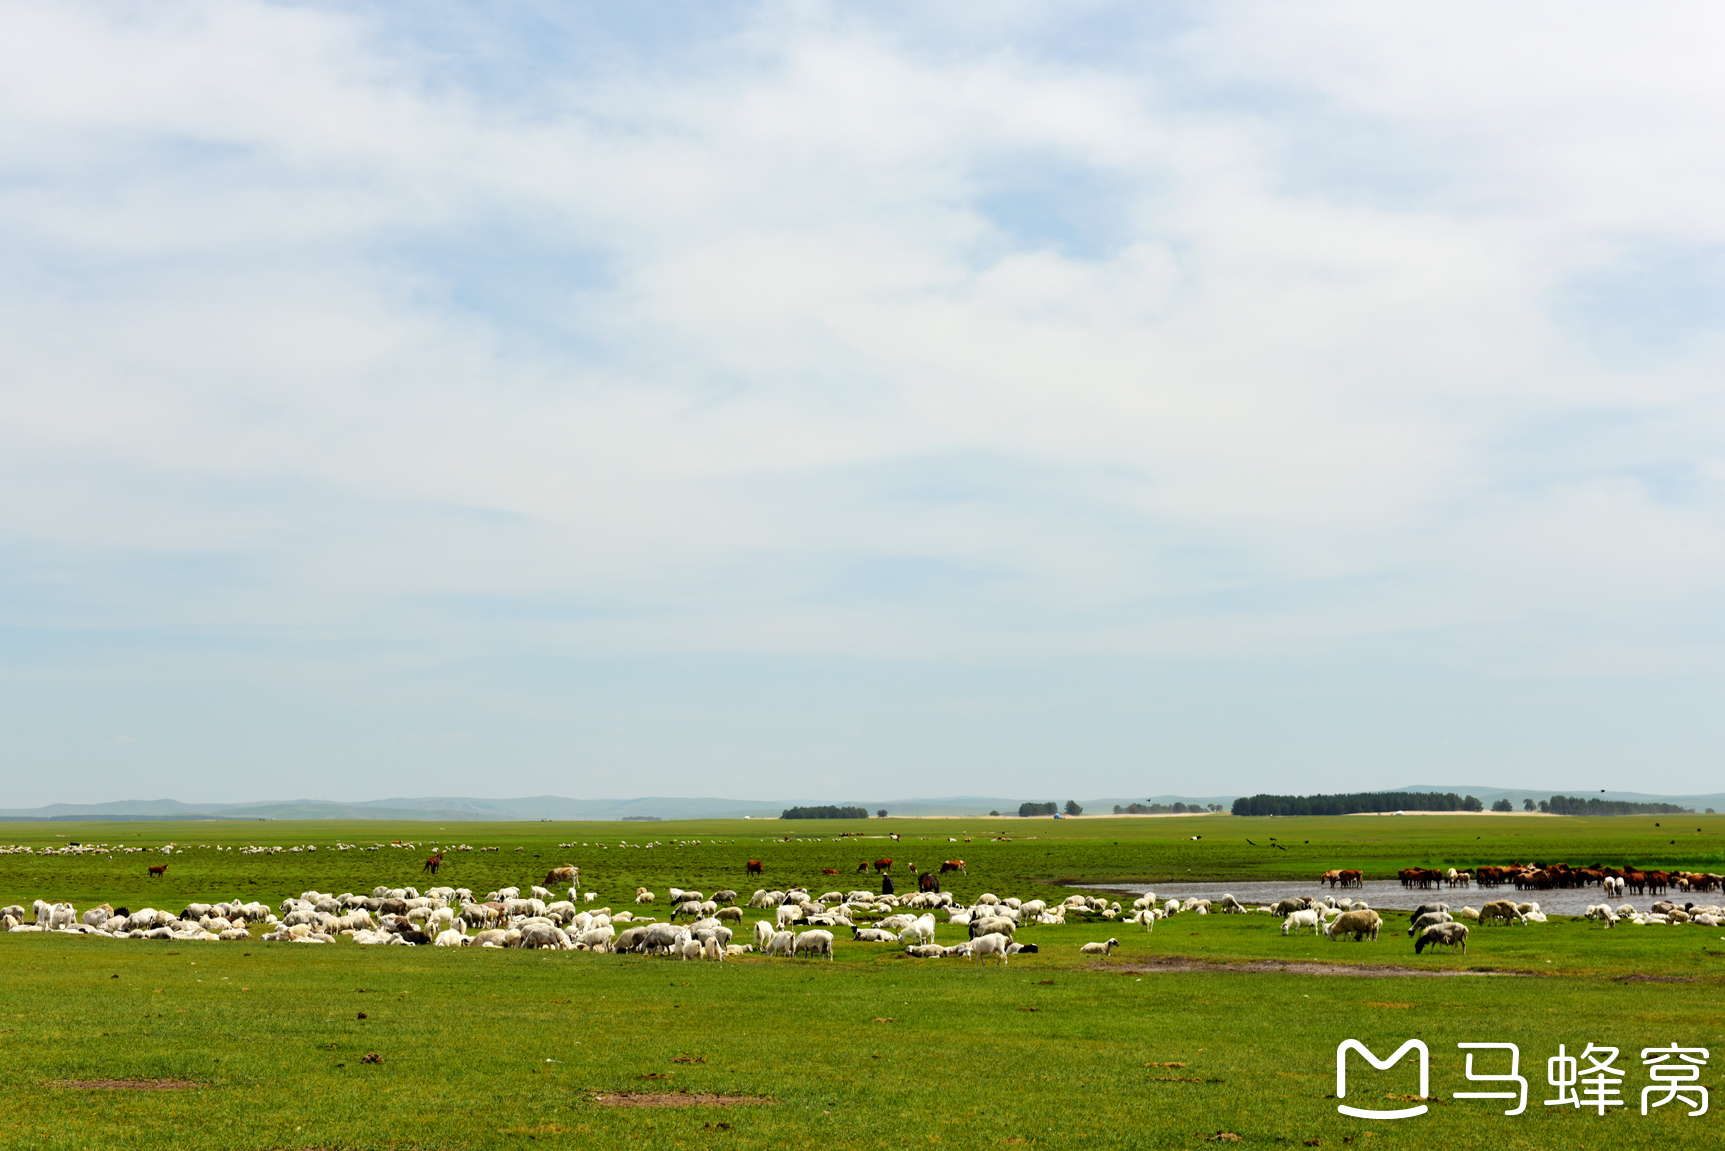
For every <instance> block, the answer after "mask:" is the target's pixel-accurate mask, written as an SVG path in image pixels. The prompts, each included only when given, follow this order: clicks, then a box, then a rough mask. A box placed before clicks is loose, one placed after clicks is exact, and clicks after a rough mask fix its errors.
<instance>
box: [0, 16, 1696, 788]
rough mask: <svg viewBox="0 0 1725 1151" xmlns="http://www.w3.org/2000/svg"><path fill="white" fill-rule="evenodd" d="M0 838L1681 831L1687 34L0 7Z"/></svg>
mask: <svg viewBox="0 0 1725 1151" xmlns="http://www.w3.org/2000/svg"><path fill="white" fill-rule="evenodd" d="M0 19H4V20H5V23H6V27H7V34H6V35H5V36H4V37H0V369H3V370H0V763H3V764H4V765H5V768H6V776H7V779H8V785H9V786H8V805H9V806H26V805H30V804H36V803H48V802H56V801H64V802H90V801H99V800H104V799H111V798H122V797H157V796H162V795H172V796H176V797H180V798H185V799H205V800H211V801H230V800H231V801H239V800H248V799H257V798H281V797H291V796H315V797H329V798H340V797H352V798H373V797H379V796H388V795H402V794H487V795H519V794H537V793H545V792H551V793H559V794H566V795H574V796H632V795H642V794H702V795H729V796H735V797H738V798H774V797H781V796H782V797H794V798H822V797H830V798H850V797H858V798H861V797H880V798H885V797H893V796H912V795H950V794H962V793H981V794H999V795H1016V794H1020V793H1022V794H1024V795H1027V796H1037V797H1040V796H1042V795H1043V794H1044V793H1045V792H1046V793H1050V794H1052V793H1053V792H1055V791H1058V792H1061V793H1062V794H1065V793H1067V792H1070V793H1072V794H1073V795H1075V796H1096V795H1132V794H1137V793H1142V794H1144V795H1146V796H1149V795H1158V794H1168V793H1178V792H1181V791H1186V792H1190V793H1192V794H1206V795H1208V794H1217V793H1221V792H1226V791H1237V792H1250V791H1257V790H1334V789H1342V788H1353V787H1366V786H1393V785H1396V784H1400V783H1406V782H1413V781H1416V780H1419V781H1430V782H1443V781H1457V782H1477V783H1492V782H1499V783H1501V784H1502V785H1503V786H1526V787H1530V788H1543V787H1548V786H1549V787H1551V788H1552V789H1553V790H1564V789H1571V790H1584V789H1586V788H1598V787H1611V788H1625V789H1633V790H1641V791H1669V792H1685V791H1689V792H1693V791H1703V790H1710V789H1713V788H1716V786H1717V784H1716V782H1715V781H1716V780H1717V779H1718V777H1719V776H1718V771H1717V767H1718V758H1719V757H1718V749H1719V747H1720V744H1721V739H1720V737H1721V735H1725V731H1722V730H1721V728H1722V726H1725V725H1722V722H1721V720H1720V718H1719V716H1720V715H1721V714H1725V708H1721V707H1719V706H1718V701H1719V698H1720V689H1721V687H1722V686H1725V678H1722V671H1725V669H1722V667H1721V663H1722V659H1721V655H1722V648H1721V638H1722V637H1721V634H1720V632H1721V613H1720V607H1719V604H1720V591H1721V584H1722V583H1725V517H1722V514H1721V512H1722V506H1721V496H1722V490H1721V488H1722V484H1725V447H1722V444H1725V436H1722V433H1725V388H1722V386H1721V379H1722V376H1721V367H1722V366H1725V346H1722V339H1721V332H1722V326H1721V323H1720V321H1721V316H1722V312H1725V217H1721V216H1720V214H1719V212H1718V210H1717V205H1718V203H1719V199H1720V193H1721V190H1722V184H1725V149H1721V148H1720V146H1719V144H1718V133H1717V129H1716V125H1717V124H1718V123H1719V122H1720V119H1721V116H1722V114H1725V79H1721V77H1720V76H1719V70H1718V68H1717V67H1716V63H1715V61H1714V60H1713V59H1712V56H1711V54H1710V51H1709V46H1710V45H1712V44H1715V43H1717V42H1718V34H1719V32H1720V31H1721V29H1720V28H1719V27H1718V25H1719V24H1720V23H1721V22H1725V18H1722V17H1721V16H1720V15H1719V14H1718V13H1717V11H1716V10H1715V9H1713V8H1710V7H1707V6H1702V5H1681V4H1680V5H1669V6H1662V7H1661V8H1660V10H1659V11H1658V12H1655V13H1647V12H1634V13H1631V12H1626V11H1624V10H1622V9H1617V8H1612V7H1610V6H1604V5H1596V6H1590V5H1581V6H1576V5H1573V4H1565V5H1561V6H1559V5H1537V4H1536V5H1527V6H1520V7H1517V8H1515V9H1513V10H1509V11H1506V10H1503V9H1501V8H1500V7H1496V6H1491V5H1484V4H1480V5H1471V6H1470V5H1461V6H1459V7H1455V6H1450V7H1446V8H1445V9H1443V10H1441V11H1439V10H1435V9H1434V10H1418V11H1411V10H1407V9H1401V10H1387V9H1384V8H1382V7H1381V6H1371V5H1359V4H1332V5H1326V4H1314V5H1302V6H1298V7H1291V6H1286V5H1271V4H1264V5H1254V4H1241V5H1228V6H1216V5H1158V6H1155V8H1154V10H1153V12H1152V13H1151V14H1149V15H1146V14H1145V12H1144V10H1143V8H1142V6H1137V5H1112V4H1100V3H1098V4H1077V5H1071V4H1068V5H1058V6H1053V5H1048V6H1043V5H1028V4H998V3H995V4H986V5H983V4H976V5H964V4H955V5H941V6H938V8H934V9H931V8H930V7H929V6H925V5H908V4H906V5H890V4H889V5H870V6H867V7H866V8H860V9H859V8H856V7H855V6H840V5H827V4H820V3H783V4H759V5H756V4H734V5H708V4H702V5H669V4H668V5H651V4H645V5H626V6H616V5H586V6H582V5H551V4H545V5H498V6H495V7H485V6H456V5H443V6H438V5H424V4H415V5H389V4H376V5H363V4H362V5H290V4H259V3H245V2H237V0H232V2H225V3H220V4H216V3H208V4H198V3H190V4H180V5H158V4H150V5H145V4H139V5H132V6H127V5H96V4H78V3H53V4H31V3H20V4H13V5H9V6H7V7H6V9H5V15H4V16H3V17H0Z"/></svg>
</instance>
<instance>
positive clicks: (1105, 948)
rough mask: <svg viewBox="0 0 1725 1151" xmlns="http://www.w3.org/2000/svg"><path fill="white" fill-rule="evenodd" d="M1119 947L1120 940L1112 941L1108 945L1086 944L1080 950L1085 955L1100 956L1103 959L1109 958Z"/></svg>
mask: <svg viewBox="0 0 1725 1151" xmlns="http://www.w3.org/2000/svg"><path fill="white" fill-rule="evenodd" d="M1119 946H1120V941H1119V940H1118V939H1110V940H1109V941H1108V942H1106V943H1086V944H1085V945H1084V946H1082V947H1080V948H1079V949H1078V950H1079V951H1080V952H1082V953H1083V954H1085V955H1100V956H1102V957H1103V958H1107V957H1108V956H1109V955H1111V954H1113V952H1114V949H1115V948H1116V947H1119Z"/></svg>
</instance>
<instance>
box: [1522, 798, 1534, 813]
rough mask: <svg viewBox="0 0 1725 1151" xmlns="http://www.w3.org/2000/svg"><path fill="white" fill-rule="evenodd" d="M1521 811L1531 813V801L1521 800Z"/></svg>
mask: <svg viewBox="0 0 1725 1151" xmlns="http://www.w3.org/2000/svg"><path fill="white" fill-rule="evenodd" d="M1521 809H1522V810H1523V811H1532V810H1533V800H1531V799H1524V800H1522V801H1521Z"/></svg>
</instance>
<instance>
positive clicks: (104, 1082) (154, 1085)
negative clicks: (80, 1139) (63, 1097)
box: [48, 1079, 202, 1091]
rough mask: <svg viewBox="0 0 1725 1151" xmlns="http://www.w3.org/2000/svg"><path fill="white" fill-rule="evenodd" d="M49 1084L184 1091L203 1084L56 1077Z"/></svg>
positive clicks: (55, 1085) (174, 1080) (117, 1089)
mask: <svg viewBox="0 0 1725 1151" xmlns="http://www.w3.org/2000/svg"><path fill="white" fill-rule="evenodd" d="M48 1086H50V1087H67V1088H72V1089H74V1090H79V1091H184V1090H185V1089H186V1088H188V1087H201V1086H202V1084H201V1083H198V1082H197V1081H195V1080H192V1079H54V1080H50V1081H49V1083H48Z"/></svg>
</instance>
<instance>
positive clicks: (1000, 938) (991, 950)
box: [970, 932, 1012, 967]
mask: <svg viewBox="0 0 1725 1151" xmlns="http://www.w3.org/2000/svg"><path fill="white" fill-rule="evenodd" d="M1011 945H1012V940H1011V939H1010V938H1009V937H1007V936H1005V935H1002V934H1000V933H998V932H991V933H990V934H988V935H982V936H978V937H977V938H975V939H972V940H971V941H970V961H971V962H972V963H980V962H982V961H983V960H984V959H986V958H988V957H989V956H990V955H992V956H994V957H996V958H997V959H999V960H1000V965H1001V966H1002V967H1005V966H1006V957H1007V956H1008V955H1009V954H1011V953H1010V952H1009V951H1008V950H1007V948H1009V947H1010V946H1011Z"/></svg>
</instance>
